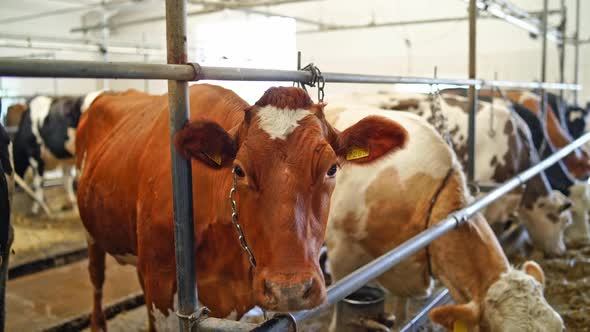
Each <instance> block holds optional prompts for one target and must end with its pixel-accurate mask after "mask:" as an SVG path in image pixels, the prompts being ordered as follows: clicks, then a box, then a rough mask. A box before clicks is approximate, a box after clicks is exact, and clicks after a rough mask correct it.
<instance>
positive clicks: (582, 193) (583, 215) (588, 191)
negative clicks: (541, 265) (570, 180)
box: [564, 182, 590, 245]
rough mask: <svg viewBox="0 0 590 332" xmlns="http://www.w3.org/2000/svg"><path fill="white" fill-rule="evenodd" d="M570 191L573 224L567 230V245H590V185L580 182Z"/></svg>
mask: <svg viewBox="0 0 590 332" xmlns="http://www.w3.org/2000/svg"><path fill="white" fill-rule="evenodd" d="M569 191H570V196H569V198H570V200H571V201H572V208H571V211H572V224H571V225H570V226H569V227H567V228H566V229H565V234H564V235H565V239H566V244H568V245H570V244H587V243H590V225H589V224H588V222H589V218H588V211H590V184H588V183H587V182H578V183H576V184H574V185H572V186H571V187H569Z"/></svg>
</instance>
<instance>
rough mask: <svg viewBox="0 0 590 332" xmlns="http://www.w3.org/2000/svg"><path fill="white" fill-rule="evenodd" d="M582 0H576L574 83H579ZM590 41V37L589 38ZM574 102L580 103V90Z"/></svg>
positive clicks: (575, 94)
mask: <svg viewBox="0 0 590 332" xmlns="http://www.w3.org/2000/svg"><path fill="white" fill-rule="evenodd" d="M580 10H581V8H580V0H576V35H575V36H574V38H575V40H574V47H575V49H574V84H578V82H579V78H578V77H579V76H578V71H579V69H580ZM588 41H590V38H589V39H588ZM574 104H578V92H577V91H574Z"/></svg>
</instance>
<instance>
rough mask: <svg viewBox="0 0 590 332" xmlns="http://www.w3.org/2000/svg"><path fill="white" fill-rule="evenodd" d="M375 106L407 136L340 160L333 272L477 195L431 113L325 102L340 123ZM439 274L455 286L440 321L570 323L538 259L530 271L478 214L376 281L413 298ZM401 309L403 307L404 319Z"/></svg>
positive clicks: (531, 325)
mask: <svg viewBox="0 0 590 332" xmlns="http://www.w3.org/2000/svg"><path fill="white" fill-rule="evenodd" d="M369 115H378V116H383V117H387V118H389V119H392V120H395V121H396V122H397V123H399V124H401V125H402V126H403V127H404V128H405V129H406V130H407V132H408V141H407V144H406V146H405V147H404V148H403V149H402V150H400V151H398V152H396V153H395V154H391V155H390V156H389V157H386V158H384V159H382V160H380V161H378V162H375V163H373V164H371V165H367V166H355V165H352V164H344V165H343V166H342V169H341V171H340V174H339V176H338V177H337V179H336V188H335V190H334V194H333V195H332V200H331V208H330V214H329V218H328V226H327V233H326V244H327V246H328V256H329V258H330V264H331V270H332V272H333V276H334V278H335V279H336V280H338V279H341V278H343V277H344V276H345V275H347V274H348V273H350V272H352V271H354V270H355V269H357V268H358V267H360V266H362V265H364V264H366V263H368V262H369V261H371V260H373V259H375V258H376V257H378V256H380V255H382V254H384V253H385V252H387V251H389V250H391V249H393V248H394V247H396V246H398V245H399V244H401V243H402V242H404V241H405V240H408V239H409V238H411V237H412V236H414V235H416V234H418V233H420V232H422V231H423V230H425V229H427V228H429V227H431V226H433V225H435V224H436V223H437V222H439V221H440V220H442V219H443V218H444V217H446V216H447V215H448V214H450V213H451V212H453V211H456V210H457V209H460V208H462V207H464V206H466V205H467V204H468V203H469V202H470V201H471V200H472V197H471V195H470V194H469V191H468V190H467V188H466V182H465V178H464V176H463V173H462V170H461V165H460V163H459V162H458V160H457V158H456V157H455V154H454V153H453V151H452V150H451V149H450V148H449V147H448V146H447V144H446V143H445V142H444V141H443V140H442V138H441V136H440V135H439V134H438V133H437V132H436V131H435V130H434V129H433V128H432V127H431V126H430V125H429V124H428V123H427V122H426V121H425V120H423V119H421V118H420V117H418V116H415V115H413V114H409V113H407V112H394V111H385V110H379V109H375V108H369V107H363V106H359V107H357V108H355V107H348V108H346V109H344V108H341V107H330V106H328V107H327V109H326V118H327V119H328V121H330V122H331V123H332V125H333V126H335V127H336V128H337V129H339V130H344V129H346V128H348V127H349V126H351V125H353V124H354V123H356V122H357V121H359V120H360V119H362V118H364V117H366V116H369ZM368 152H369V153H370V148H369V149H368ZM433 276H434V277H438V278H439V279H440V280H441V281H442V283H443V284H444V285H445V286H446V287H447V288H449V290H450V292H451V295H452V297H453V299H454V300H455V302H456V303H457V304H456V305H448V306H442V307H439V308H436V309H434V310H433V311H432V312H431V313H430V317H431V319H432V320H433V321H434V322H436V323H439V324H441V325H443V326H445V327H447V328H452V327H453V325H454V324H455V323H456V322H458V321H461V322H462V323H464V324H466V325H467V326H468V327H469V328H470V331H472V330H473V329H476V328H479V331H482V332H483V331H490V332H496V331H498V332H499V331H533V332H536V331H538V332H540V331H547V332H561V331H562V330H563V322H562V320H561V318H560V317H559V315H558V314H557V313H556V312H555V311H554V310H553V309H552V308H551V306H550V305H549V304H548V303H547V301H546V300H545V299H544V297H543V283H544V276H543V272H542V270H541V268H540V267H539V266H538V265H537V264H536V263H534V262H527V263H526V264H525V265H524V267H523V270H518V269H515V268H512V267H511V266H510V265H509V264H508V261H507V259H506V257H505V255H504V253H503V251H502V249H501V247H500V245H499V244H498V242H497V240H496V237H495V236H494V234H493V232H492V230H491V228H490V226H489V225H488V223H487V222H486V221H485V219H484V218H483V217H482V216H481V215H480V214H477V215H475V216H474V217H473V218H471V219H470V220H469V222H468V223H466V224H464V225H462V226H461V227H459V228H458V229H457V230H452V231H450V232H449V233H447V234H446V235H444V236H443V237H441V238H439V239H437V240H435V241H434V242H432V243H431V244H430V245H429V246H428V247H427V249H425V250H421V251H419V252H418V253H417V254H415V255H414V256H411V257H410V258H409V259H407V260H405V261H404V262H402V263H401V264H399V265H397V266H396V267H394V268H392V269H391V270H389V271H388V272H386V273H385V274H383V275H382V276H381V277H379V278H378V282H379V283H380V284H381V285H383V286H384V287H385V288H387V289H388V290H389V291H390V292H391V293H392V294H394V295H396V296H399V297H401V299H402V301H400V302H401V303H403V302H404V301H403V299H407V298H408V297H413V296H424V295H427V294H428V293H429V292H430V288H431V285H432V282H431V278H432V277H433ZM404 309H405V306H403V305H401V306H399V307H398V312H397V313H396V316H397V317H398V318H401V317H403V316H404V313H405V310H404Z"/></svg>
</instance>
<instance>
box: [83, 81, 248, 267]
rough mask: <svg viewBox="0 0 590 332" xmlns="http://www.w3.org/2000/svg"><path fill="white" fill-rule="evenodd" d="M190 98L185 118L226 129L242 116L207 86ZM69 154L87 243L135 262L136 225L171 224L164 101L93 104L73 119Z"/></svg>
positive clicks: (121, 98)
mask: <svg viewBox="0 0 590 332" xmlns="http://www.w3.org/2000/svg"><path fill="white" fill-rule="evenodd" d="M190 97H191V105H190V109H191V119H197V118H207V119H210V120H213V121H216V122H218V123H219V124H220V125H221V126H223V127H225V128H226V129H229V128H231V127H233V125H235V124H236V123H237V122H238V121H239V120H240V119H241V117H243V115H242V112H231V111H232V109H231V107H227V106H226V105H225V104H227V103H228V101H227V100H229V101H233V100H237V101H236V102H235V105H239V106H240V107H247V104H246V103H245V102H244V101H242V100H241V99H239V97H237V96H235V94H233V93H232V92H231V91H229V90H225V89H223V88H220V87H215V86H210V85H194V86H192V87H191V88H190ZM240 101H241V103H240ZM242 103H243V104H242ZM244 105H245V106H244ZM240 107H234V109H237V108H240ZM242 109H243V108H242ZM234 113H236V114H235V115H234ZM228 114H229V115H228ZM76 149H77V158H78V166H79V167H80V169H81V171H80V172H81V175H80V182H79V188H78V204H79V209H80V216H81V218H82V220H83V222H84V225H85V226H86V228H87V230H88V232H89V233H90V236H92V237H93V238H95V240H97V241H98V242H100V243H101V244H102V245H103V246H107V247H108V248H104V249H105V250H106V251H108V252H110V253H114V254H133V255H137V241H138V240H137V220H138V218H144V219H145V218H146V217H152V216H153V215H154V214H156V213H157V214H158V215H159V216H162V217H163V218H165V219H166V221H167V222H168V221H169V222H170V226H171V223H172V184H171V175H170V174H171V171H170V165H171V162H170V134H169V114H168V98H167V96H165V95H164V96H151V95H147V94H144V93H140V92H134V91H131V92H126V93H122V94H117V95H103V96H101V97H99V98H98V99H97V100H96V101H95V102H94V103H93V104H92V105H91V107H90V108H89V109H88V111H87V112H86V113H85V114H84V116H83V118H82V120H81V123H80V127H79V129H78V134H77V138H76ZM194 167H195V166H194V165H193V168H194ZM142 209H143V211H142ZM170 228H171V227H170ZM170 231H171V229H170Z"/></svg>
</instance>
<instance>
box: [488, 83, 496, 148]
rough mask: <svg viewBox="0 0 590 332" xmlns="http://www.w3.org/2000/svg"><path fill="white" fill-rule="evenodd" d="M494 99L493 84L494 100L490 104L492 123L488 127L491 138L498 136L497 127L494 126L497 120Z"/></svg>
mask: <svg viewBox="0 0 590 332" xmlns="http://www.w3.org/2000/svg"><path fill="white" fill-rule="evenodd" d="M494 99H495V98H494V87H493V86H492V102H491V106H490V107H491V108H490V123H489V128H488V135H490V137H491V138H494V137H496V129H495V128H494V127H495V122H496V110H495V109H494Z"/></svg>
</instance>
